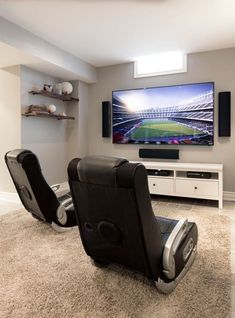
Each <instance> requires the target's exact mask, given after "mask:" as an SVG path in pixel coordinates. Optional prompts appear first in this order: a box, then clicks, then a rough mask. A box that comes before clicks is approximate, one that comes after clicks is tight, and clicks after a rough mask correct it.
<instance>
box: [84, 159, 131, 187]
mask: <svg viewBox="0 0 235 318" xmlns="http://www.w3.org/2000/svg"><path fill="white" fill-rule="evenodd" d="M127 162H128V161H127V160H126V159H123V158H114V157H105V156H87V157H84V158H83V159H82V160H80V161H79V163H78V177H79V180H80V181H81V182H85V183H93V184H100V185H108V186H116V185H117V174H116V171H117V169H116V168H118V167H120V166H121V165H123V164H124V163H127Z"/></svg>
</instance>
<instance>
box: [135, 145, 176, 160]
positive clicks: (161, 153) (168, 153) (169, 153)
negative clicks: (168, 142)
mask: <svg viewBox="0 0 235 318" xmlns="http://www.w3.org/2000/svg"><path fill="white" fill-rule="evenodd" d="M139 157H140V158H157V159H179V149H143V148H142V149H139Z"/></svg>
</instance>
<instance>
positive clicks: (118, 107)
mask: <svg viewBox="0 0 235 318" xmlns="http://www.w3.org/2000/svg"><path fill="white" fill-rule="evenodd" d="M213 110H214V83H213V82H208V83H198V84H185V85H176V86H166V87H155V88H146V89H133V90H122V91H113V97H112V113H113V142H114V143H119V144H129V143H133V144H142V143H144V144H159V145H162V144H167V145H176V144H178V145H179V144H180V145H213V136H214V125H213V118H214V113H213Z"/></svg>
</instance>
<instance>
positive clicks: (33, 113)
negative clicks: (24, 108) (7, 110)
mask: <svg viewBox="0 0 235 318" xmlns="http://www.w3.org/2000/svg"><path fill="white" fill-rule="evenodd" d="M22 116H26V117H46V118H54V119H58V120H62V119H72V120H74V119H75V117H71V116H66V115H59V114H49V113H43V112H30V113H24V114H22Z"/></svg>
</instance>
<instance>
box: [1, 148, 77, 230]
mask: <svg viewBox="0 0 235 318" xmlns="http://www.w3.org/2000/svg"><path fill="white" fill-rule="evenodd" d="M5 161H6V164H7V167H8V170H9V172H10V175H11V177H12V180H13V182H14V184H15V187H16V190H17V192H18V194H19V197H20V199H21V202H22V203H23V205H24V207H25V209H26V210H27V211H28V212H30V213H31V214H32V216H33V217H35V218H37V219H39V220H41V221H44V222H47V223H50V224H51V225H52V227H53V228H54V229H55V230H57V231H63V229H64V228H68V227H72V226H75V225H77V221H76V217H75V213H74V208H73V204H72V198H71V195H70V191H69V187H68V186H67V191H66V189H65V190H64V189H63V191H59V190H60V185H59V184H58V185H54V186H52V187H50V186H49V185H48V184H47V182H46V180H45V179H44V177H43V175H42V171H41V167H40V164H39V161H38V158H37V157H36V155H35V154H34V153H32V152H31V151H30V150H23V149H15V150H12V151H9V152H7V153H6V155H5Z"/></svg>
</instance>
